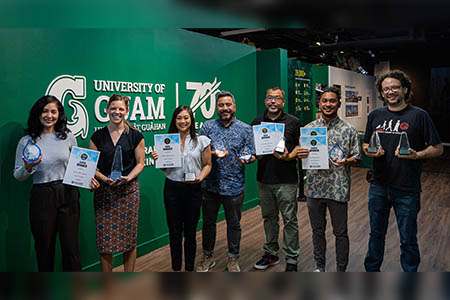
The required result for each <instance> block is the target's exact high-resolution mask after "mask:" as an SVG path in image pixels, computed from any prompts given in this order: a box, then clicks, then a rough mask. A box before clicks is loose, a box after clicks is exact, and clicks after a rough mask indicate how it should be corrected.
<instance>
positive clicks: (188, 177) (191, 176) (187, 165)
mask: <svg viewBox="0 0 450 300" xmlns="http://www.w3.org/2000/svg"><path fill="white" fill-rule="evenodd" d="M183 171H184V181H186V182H192V181H195V178H196V176H195V171H194V161H193V157H192V154H191V152H187V153H183Z"/></svg>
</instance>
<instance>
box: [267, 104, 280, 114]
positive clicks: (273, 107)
mask: <svg viewBox="0 0 450 300" xmlns="http://www.w3.org/2000/svg"><path fill="white" fill-rule="evenodd" d="M267 110H268V111H270V112H271V113H277V112H279V111H280V106H279V105H276V104H275V105H271V106H269V107H268V108H267Z"/></svg>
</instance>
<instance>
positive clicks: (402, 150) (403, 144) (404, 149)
mask: <svg viewBox="0 0 450 300" xmlns="http://www.w3.org/2000/svg"><path fill="white" fill-rule="evenodd" d="M398 148H399V154H401V155H409V154H411V152H409V151H408V149H409V148H410V146H409V140H408V134H407V133H406V131H403V132H402V134H401V135H400V140H399V142H398Z"/></svg>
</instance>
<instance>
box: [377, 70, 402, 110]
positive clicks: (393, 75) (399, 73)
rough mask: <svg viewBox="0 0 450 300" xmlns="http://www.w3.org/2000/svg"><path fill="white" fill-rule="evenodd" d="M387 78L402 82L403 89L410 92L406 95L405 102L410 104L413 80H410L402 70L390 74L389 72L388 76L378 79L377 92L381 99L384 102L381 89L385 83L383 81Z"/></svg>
mask: <svg viewBox="0 0 450 300" xmlns="http://www.w3.org/2000/svg"><path fill="white" fill-rule="evenodd" d="M386 78H394V79H397V80H398V81H400V84H401V85H402V88H407V89H408V91H407V92H406V94H405V101H406V102H408V99H409V96H410V95H411V80H410V79H409V77H408V75H406V73H405V72H403V71H400V70H392V71H389V72H387V73H386V74H384V75H383V76H381V77H380V78H378V79H377V83H376V87H377V91H378V94H379V96H380V99H381V100H383V101H384V98H383V90H382V87H381V83H383V81H384V80H385V79H386Z"/></svg>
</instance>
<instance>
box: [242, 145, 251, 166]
mask: <svg viewBox="0 0 450 300" xmlns="http://www.w3.org/2000/svg"><path fill="white" fill-rule="evenodd" d="M252 155H253V152H252V149H250V147H249V146H248V145H245V146H244V148H242V149H241V150H239V158H240V159H241V160H243V161H245V162H249V161H250V159H251V158H252Z"/></svg>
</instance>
